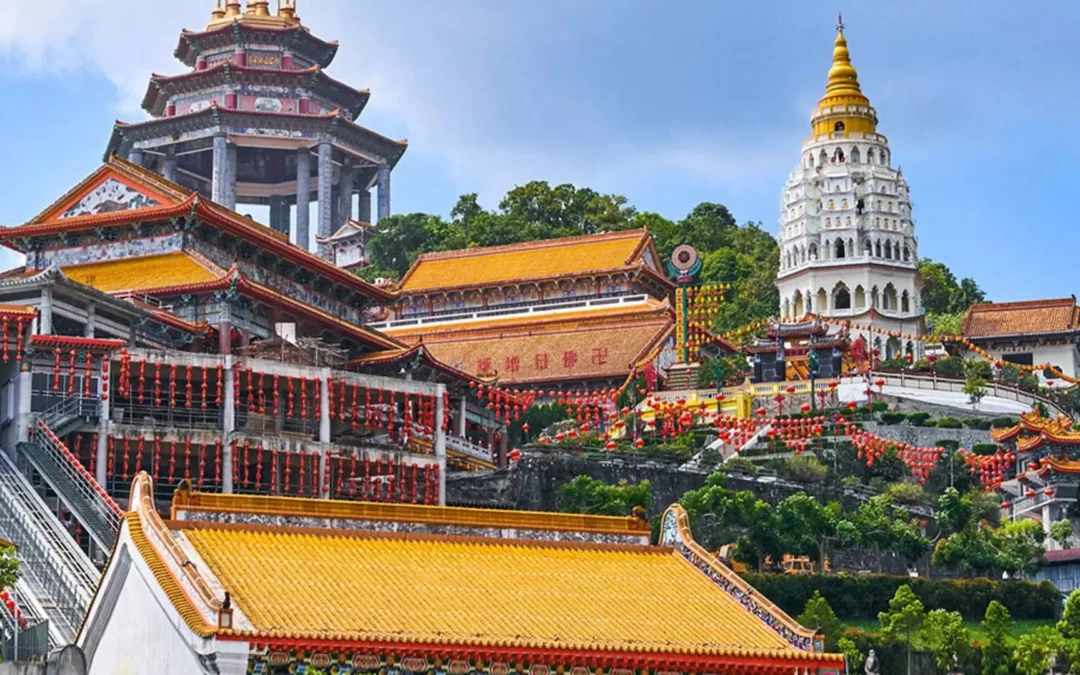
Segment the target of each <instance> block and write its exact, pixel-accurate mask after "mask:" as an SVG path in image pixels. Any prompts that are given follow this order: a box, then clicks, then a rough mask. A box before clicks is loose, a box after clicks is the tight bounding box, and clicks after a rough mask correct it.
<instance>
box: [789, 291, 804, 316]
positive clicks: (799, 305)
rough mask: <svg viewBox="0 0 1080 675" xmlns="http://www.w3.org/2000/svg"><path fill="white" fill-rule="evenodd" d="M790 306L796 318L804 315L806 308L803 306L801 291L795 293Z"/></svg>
mask: <svg viewBox="0 0 1080 675" xmlns="http://www.w3.org/2000/svg"><path fill="white" fill-rule="evenodd" d="M791 304H792V307H793V308H794V310H795V316H796V317H800V316H802V315H804V314H806V308H805V307H804V306H803V296H802V291H795V297H794V298H793V299H792V302H791Z"/></svg>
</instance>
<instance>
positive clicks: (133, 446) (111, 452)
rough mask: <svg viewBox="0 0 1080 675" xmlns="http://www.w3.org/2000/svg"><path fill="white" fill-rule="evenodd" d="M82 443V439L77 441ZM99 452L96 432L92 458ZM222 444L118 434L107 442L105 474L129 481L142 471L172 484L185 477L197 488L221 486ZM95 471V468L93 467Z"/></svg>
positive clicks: (219, 442)
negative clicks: (120, 435) (132, 436)
mask: <svg viewBox="0 0 1080 675" xmlns="http://www.w3.org/2000/svg"><path fill="white" fill-rule="evenodd" d="M77 443H78V444H79V445H81V441H78V442H77ZM95 455H96V435H95V438H94V440H93V442H92V444H91V447H90V457H91V459H93V457H94V456H95ZM221 455H222V443H221V441H215V442H213V443H206V442H202V441H200V442H193V441H192V440H191V439H185V440H176V439H169V440H166V439H164V438H161V437H160V436H154V437H151V438H145V437H142V436H139V437H137V438H128V437H116V436H112V435H110V436H109V437H108V441H107V452H106V456H107V458H108V459H107V464H106V477H107V478H108V479H110V480H112V479H113V478H115V477H119V478H120V480H122V481H127V480H129V479H131V478H132V477H134V476H135V475H136V474H137V473H139V472H140V471H145V472H147V473H149V474H150V475H151V476H152V477H153V478H154V480H155V481H159V480H166V481H168V482H170V483H173V482H175V481H177V480H179V479H181V478H185V479H187V480H188V481H190V482H191V484H192V485H194V486H196V487H203V486H205V485H212V486H220V485H221ZM91 471H92V470H91Z"/></svg>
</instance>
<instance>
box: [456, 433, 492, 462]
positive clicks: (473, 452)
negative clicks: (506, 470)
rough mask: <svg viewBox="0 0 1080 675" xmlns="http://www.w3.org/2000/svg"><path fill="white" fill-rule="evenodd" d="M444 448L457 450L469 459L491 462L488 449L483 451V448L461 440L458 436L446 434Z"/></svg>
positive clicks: (490, 454)
mask: <svg viewBox="0 0 1080 675" xmlns="http://www.w3.org/2000/svg"><path fill="white" fill-rule="evenodd" d="M446 447H448V448H452V449H454V450H457V451H458V452H460V453H462V454H464V455H468V456H469V457H473V458H475V459H481V460H484V461H485V462H491V461H493V460H492V453H491V450H490V449H485V448H484V447H483V446H480V445H476V444H475V443H473V442H471V441H468V440H466V439H464V438H461V437H460V436H454V435H451V434H447V435H446Z"/></svg>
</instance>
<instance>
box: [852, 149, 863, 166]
mask: <svg viewBox="0 0 1080 675" xmlns="http://www.w3.org/2000/svg"><path fill="white" fill-rule="evenodd" d="M861 161H862V159H860V157H859V149H858V148H852V149H851V163H852V164H858V163H859V162H861Z"/></svg>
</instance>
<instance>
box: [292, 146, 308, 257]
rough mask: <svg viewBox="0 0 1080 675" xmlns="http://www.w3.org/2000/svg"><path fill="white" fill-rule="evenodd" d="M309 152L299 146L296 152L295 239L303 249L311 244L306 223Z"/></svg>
mask: <svg viewBox="0 0 1080 675" xmlns="http://www.w3.org/2000/svg"><path fill="white" fill-rule="evenodd" d="M310 203H311V152H310V151H309V150H308V149H307V148H300V150H299V151H297V154H296V241H295V242H294V243H295V244H296V245H297V246H299V247H300V248H302V249H304V250H305V251H306V250H308V248H309V247H310V246H311V240H310V235H309V232H308V223H309V222H310V221H311V209H310V208H309V204H310Z"/></svg>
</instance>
